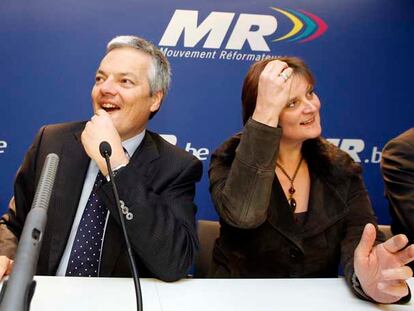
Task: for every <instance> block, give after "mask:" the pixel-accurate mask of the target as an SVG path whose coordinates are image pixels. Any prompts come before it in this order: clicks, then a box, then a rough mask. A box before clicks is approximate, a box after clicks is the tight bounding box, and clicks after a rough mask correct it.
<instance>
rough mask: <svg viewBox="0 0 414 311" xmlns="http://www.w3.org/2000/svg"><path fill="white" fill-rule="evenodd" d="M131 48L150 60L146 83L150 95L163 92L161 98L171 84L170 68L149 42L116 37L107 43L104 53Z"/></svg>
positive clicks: (161, 54) (135, 38) (133, 38)
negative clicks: (149, 57)
mask: <svg viewBox="0 0 414 311" xmlns="http://www.w3.org/2000/svg"><path fill="white" fill-rule="evenodd" d="M122 47H131V48H134V49H136V50H138V51H141V52H143V53H145V54H148V55H149V56H151V58H152V66H151V68H150V70H149V72H148V82H149V86H150V95H151V96H152V95H153V94H155V93H156V92H158V91H162V92H163V95H164V96H163V98H165V96H166V95H167V92H168V89H169V87H170V82H171V67H170V63H169V62H168V59H167V58H166V57H165V55H164V54H163V53H162V52H161V51H160V49H159V48H158V47H156V46H155V45H154V44H152V43H151V42H149V41H147V40H145V39H143V38H140V37H136V36H118V37H115V38H113V39H112V40H111V41H109V43H108V45H107V46H106V53H107V54H108V53H109V52H110V51H112V50H114V49H117V48H122Z"/></svg>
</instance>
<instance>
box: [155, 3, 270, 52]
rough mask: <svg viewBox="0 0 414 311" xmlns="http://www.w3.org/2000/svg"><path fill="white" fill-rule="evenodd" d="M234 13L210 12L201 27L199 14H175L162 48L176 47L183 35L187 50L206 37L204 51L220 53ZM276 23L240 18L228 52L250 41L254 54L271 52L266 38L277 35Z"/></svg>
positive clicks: (251, 16)
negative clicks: (206, 49) (275, 33)
mask: <svg viewBox="0 0 414 311" xmlns="http://www.w3.org/2000/svg"><path fill="white" fill-rule="evenodd" d="M234 16H235V13H229V12H211V13H210V14H209V15H208V16H207V17H206V18H205V19H204V20H203V21H202V22H201V23H200V24H198V11H193V10H175V12H174V14H173V16H172V17H171V20H170V23H169V24H168V26H167V29H166V30H165V32H164V34H163V36H162V38H161V40H160V42H159V45H161V46H176V45H177V43H178V40H179V39H180V37H181V35H182V34H183V33H184V47H194V46H196V44H197V43H199V42H200V41H201V40H202V39H203V38H205V37H207V38H206V40H205V42H204V45H203V47H204V48H211V49H219V48H220V47H221V45H222V43H223V41H224V38H225V36H226V34H227V32H228V30H229V28H230V25H231V22H232V21H233V18H234ZM276 29H277V20H276V18H275V17H274V16H271V15H258V14H240V16H239V18H238V20H237V22H236V25H235V26H234V29H233V31H232V33H231V36H230V38H229V40H228V42H227V45H226V49H235V50H240V49H242V47H243V45H244V43H245V42H246V41H247V42H248V43H249V45H250V48H251V49H252V50H253V51H270V48H269V46H268V44H267V43H266V41H265V39H264V37H265V36H268V35H270V34H272V33H274V32H275V31H276Z"/></svg>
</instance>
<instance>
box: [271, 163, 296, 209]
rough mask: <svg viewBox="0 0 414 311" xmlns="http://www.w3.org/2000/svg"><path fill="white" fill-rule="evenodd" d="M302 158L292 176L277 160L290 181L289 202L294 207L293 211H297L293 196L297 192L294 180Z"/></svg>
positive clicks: (278, 165) (277, 164)
mask: <svg viewBox="0 0 414 311" xmlns="http://www.w3.org/2000/svg"><path fill="white" fill-rule="evenodd" d="M302 160H303V157H300V161H299V163H298V166H297V167H296V169H295V172H294V173H293V176H292V177H290V176H289V174H288V173H287V172H286V170H285V169H284V168H283V166H282V165H281V164H280V163H278V162H276V166H277V167H279V168H280V170H281V171H282V173H283V174H284V175H285V176H286V177H287V179H289V181H290V188H289V198H288V202H289V205H290V207H291V208H292V210H293V212H295V209H296V200H295V199H294V198H293V194H294V193H295V192H296V190H295V187H294V186H293V182H294V181H295V178H296V175H297V174H298V172H299V168H300V165H301V164H302Z"/></svg>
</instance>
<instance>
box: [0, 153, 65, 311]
mask: <svg viewBox="0 0 414 311" xmlns="http://www.w3.org/2000/svg"><path fill="white" fill-rule="evenodd" d="M58 164H59V157H58V156H57V155H56V154H54V153H50V154H48V155H47V157H46V160H45V163H44V165H43V168H42V172H41V175H40V179H39V183H38V186H37V189H36V193H35V196H34V199H33V203H32V208H31V210H30V212H29V214H28V215H27V217H26V221H25V223H24V227H23V232H22V235H21V237H20V241H19V245H18V247H17V252H16V257H15V260H14V264H13V270H12V273H11V275H10V277H9V280H8V281H5V282H4V284H3V288H2V289H1V293H0V310H1V311H24V310H25V311H26V310H29V309H30V302H31V300H32V297H33V294H34V290H35V287H36V281H34V280H33V276H34V274H35V272H36V266H37V261H38V259H39V252H40V247H41V246H42V241H43V232H44V229H45V226H46V221H47V210H48V208H49V200H50V196H51V194H52V190H53V185H54V182H55V177H56V172H57V169H58Z"/></svg>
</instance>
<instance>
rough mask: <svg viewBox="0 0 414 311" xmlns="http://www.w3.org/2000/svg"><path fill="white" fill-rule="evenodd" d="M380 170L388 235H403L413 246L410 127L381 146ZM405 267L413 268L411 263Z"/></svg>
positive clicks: (413, 172) (412, 132) (413, 184)
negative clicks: (382, 147) (388, 214)
mask: <svg viewBox="0 0 414 311" xmlns="http://www.w3.org/2000/svg"><path fill="white" fill-rule="evenodd" d="M381 170H382V175H383V177H384V184H385V196H386V197H387V199H388V202H389V210H390V214H391V220H392V222H391V230H392V233H393V234H400V233H404V234H405V235H406V236H407V237H408V239H409V240H410V243H414V128H411V129H409V130H407V131H405V132H404V133H402V134H400V135H399V136H397V137H395V138H393V139H392V140H390V141H389V142H388V143H387V144H386V145H385V147H384V150H383V151H382V162H381ZM409 265H410V266H411V267H412V268H413V269H414V262H411V263H410V264H409Z"/></svg>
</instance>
